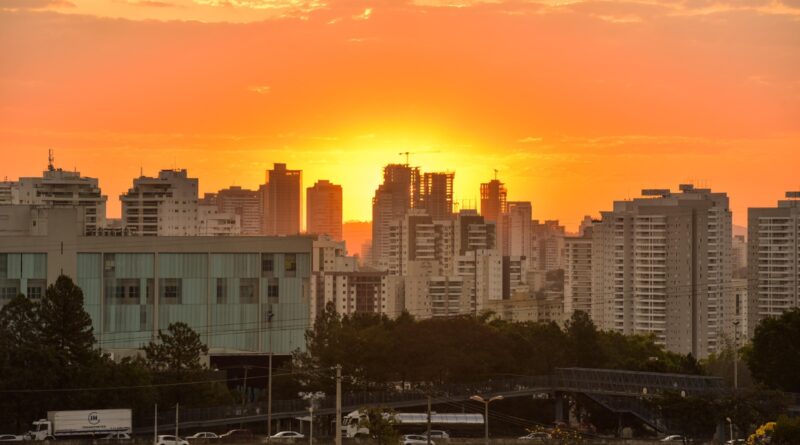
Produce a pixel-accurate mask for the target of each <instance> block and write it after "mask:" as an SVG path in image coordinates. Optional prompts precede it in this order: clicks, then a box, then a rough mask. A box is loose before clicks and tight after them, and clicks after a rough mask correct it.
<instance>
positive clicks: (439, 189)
mask: <svg viewBox="0 0 800 445" xmlns="http://www.w3.org/2000/svg"><path fill="white" fill-rule="evenodd" d="M454 177H455V173H452V172H446V173H445V172H439V173H425V174H424V175H423V176H422V187H421V194H420V204H421V207H422V208H423V209H425V211H427V212H428V215H430V216H431V218H433V219H435V220H446V219H451V218H452V217H453V179H454Z"/></svg>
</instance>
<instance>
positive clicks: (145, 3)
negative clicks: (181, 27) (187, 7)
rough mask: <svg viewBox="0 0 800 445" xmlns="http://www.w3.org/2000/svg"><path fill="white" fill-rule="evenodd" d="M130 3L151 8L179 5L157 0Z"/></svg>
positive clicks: (141, 0) (140, 0)
mask: <svg viewBox="0 0 800 445" xmlns="http://www.w3.org/2000/svg"><path fill="white" fill-rule="evenodd" d="M128 3H130V4H132V5H136V6H146V7H151V8H172V7H175V6H177V5H175V4H174V3H167V2H160V1H155V0H139V1H131V2H128Z"/></svg>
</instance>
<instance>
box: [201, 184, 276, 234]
mask: <svg viewBox="0 0 800 445" xmlns="http://www.w3.org/2000/svg"><path fill="white" fill-rule="evenodd" d="M203 203H205V204H214V205H216V206H217V209H218V210H219V212H220V213H222V214H230V215H237V216H238V217H239V221H240V225H241V234H242V235H260V234H261V224H262V223H261V216H262V214H263V213H264V210H263V208H262V204H261V195H260V194H259V192H258V191H257V190H248V189H243V188H241V187H239V186H232V187H229V188H226V189H223V190H220V191H218V192H217V193H206V195H205V197H204V198H203Z"/></svg>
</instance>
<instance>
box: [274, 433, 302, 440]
mask: <svg viewBox="0 0 800 445" xmlns="http://www.w3.org/2000/svg"><path fill="white" fill-rule="evenodd" d="M305 437H306V436H304V435H302V434H300V433H298V432H297V431H281V432H279V433H275V434H273V435H271V436H269V438H270V439H303V438H305Z"/></svg>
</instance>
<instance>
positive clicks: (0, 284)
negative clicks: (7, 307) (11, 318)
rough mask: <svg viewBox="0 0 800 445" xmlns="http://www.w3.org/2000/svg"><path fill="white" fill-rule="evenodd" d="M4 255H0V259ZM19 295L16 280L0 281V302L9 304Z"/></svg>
mask: <svg viewBox="0 0 800 445" xmlns="http://www.w3.org/2000/svg"><path fill="white" fill-rule="evenodd" d="M2 256H4V255H0V257H2ZM17 295H19V281H18V280H0V301H2V302H9V301H11V300H12V299H14V297H16V296H17Z"/></svg>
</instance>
